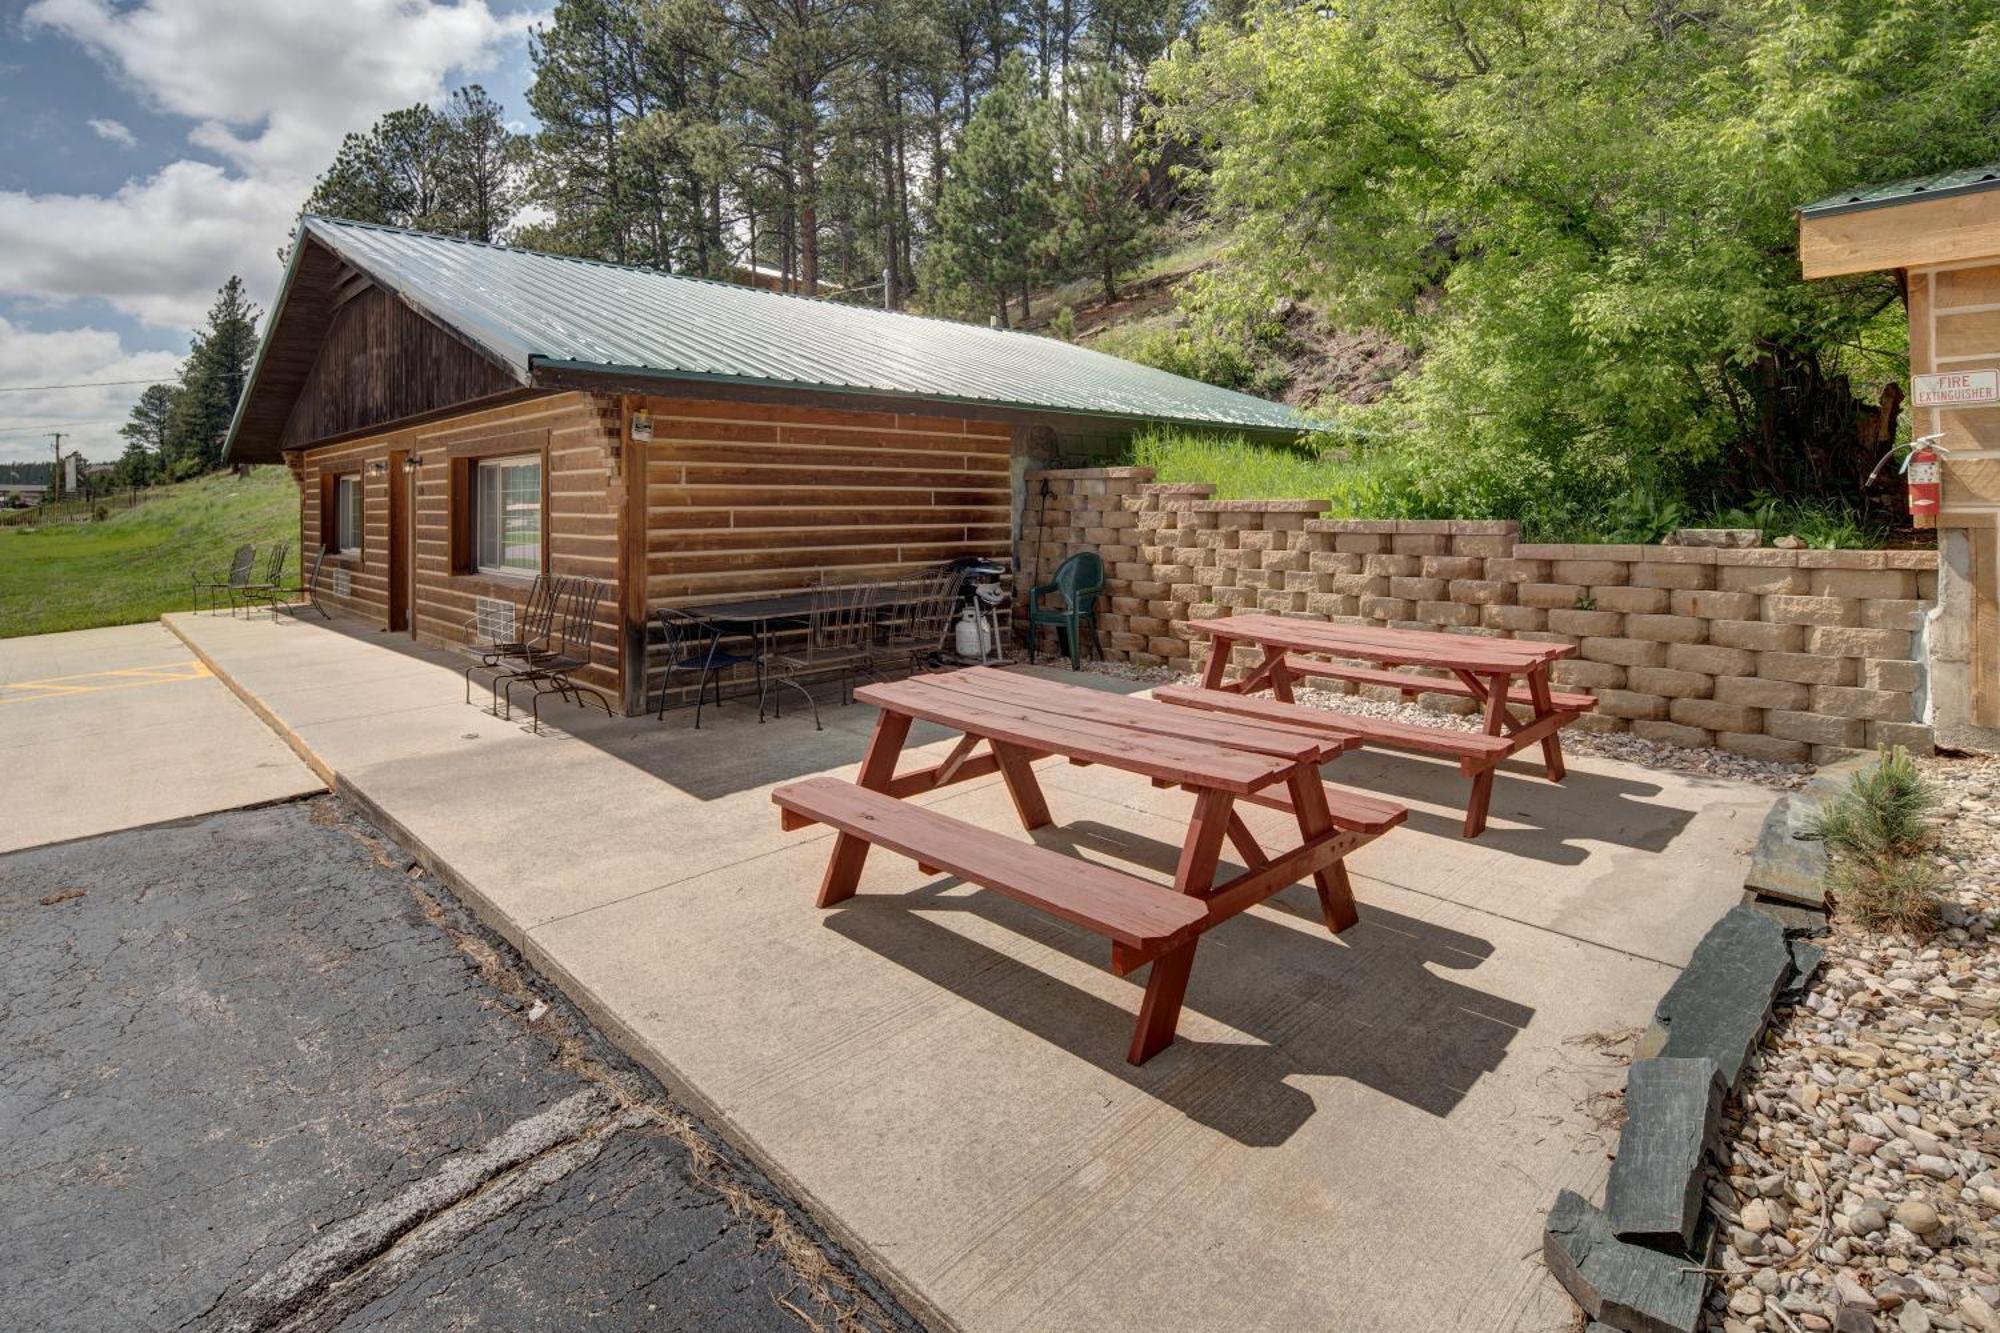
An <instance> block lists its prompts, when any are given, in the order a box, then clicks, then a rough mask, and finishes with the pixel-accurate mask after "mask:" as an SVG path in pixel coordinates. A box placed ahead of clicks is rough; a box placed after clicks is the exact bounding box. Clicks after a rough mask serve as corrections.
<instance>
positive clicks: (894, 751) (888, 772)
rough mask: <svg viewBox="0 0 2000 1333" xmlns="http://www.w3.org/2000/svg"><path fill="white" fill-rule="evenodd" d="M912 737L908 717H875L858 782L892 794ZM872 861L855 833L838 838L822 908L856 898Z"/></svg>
mask: <svg viewBox="0 0 2000 1333" xmlns="http://www.w3.org/2000/svg"><path fill="white" fill-rule="evenodd" d="M909 735H910V717H909V714H907V713H892V712H890V711H889V710H887V709H886V708H885V709H883V710H882V711H881V712H880V713H878V714H876V716H875V731H874V734H873V735H871V736H870V737H869V738H868V751H867V753H866V754H864V755H863V756H862V759H861V772H860V774H859V776H857V777H856V778H855V782H856V783H858V784H859V785H861V786H863V787H866V788H868V790H870V791H883V792H885V791H887V790H889V780H890V779H891V778H893V777H895V776H896V760H897V759H899V758H901V757H902V753H903V742H904V741H905V740H906V739H908V738H909ZM867 861H868V844H867V843H866V842H865V841H863V840H862V839H860V838H857V837H855V836H854V835H853V834H851V833H839V834H835V835H834V839H833V855H832V856H830V857H828V858H827V862H826V876H825V878H823V879H821V880H820V883H819V905H820V906H821V907H831V906H833V905H834V904H835V903H838V902H845V901H846V900H847V899H849V898H852V897H853V896H854V890H855V889H856V888H857V887H858V886H859V885H860V883H861V868H862V866H864V865H865V864H867Z"/></svg>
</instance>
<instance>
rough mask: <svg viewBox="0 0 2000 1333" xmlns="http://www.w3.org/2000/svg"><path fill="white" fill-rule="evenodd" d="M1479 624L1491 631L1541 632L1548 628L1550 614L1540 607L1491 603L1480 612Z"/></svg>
mask: <svg viewBox="0 0 2000 1333" xmlns="http://www.w3.org/2000/svg"><path fill="white" fill-rule="evenodd" d="M1479 623H1480V624H1482V625H1485V626H1486V627H1488V628H1489V629H1504V630H1510V631H1520V630H1539V629H1546V628H1548V623H1549V614H1548V612H1546V611H1544V610H1542V608H1540V607H1539V606H1509V605H1505V604H1501V603H1492V602H1489V603H1487V605H1486V606H1485V607H1483V608H1482V609H1481V610H1480V613H1479Z"/></svg>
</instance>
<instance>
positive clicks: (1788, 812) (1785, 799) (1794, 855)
mask: <svg viewBox="0 0 2000 1333" xmlns="http://www.w3.org/2000/svg"><path fill="white" fill-rule="evenodd" d="M1818 808H1819V803H1818V802H1817V801H1811V800H1807V799H1805V798H1804V794H1803V793H1794V794H1790V795H1785V796H1780V797H1779V798H1778V800H1777V803H1776V804H1774V805H1773V806H1772V807H1771V813H1770V814H1768V815H1766V816H1764V827H1763V828H1762V829H1761V830H1760V831H1759V832H1758V834H1757V848H1756V850H1755V851H1754V852H1752V853H1751V855H1750V872H1749V873H1748V874H1746V875H1745V876H1744V877H1743V887H1744V888H1746V889H1750V890H1752V891H1753V892H1755V893H1757V894H1760V895H1762V896H1763V897H1766V898H1776V899H1778V900H1780V901H1781V902H1787V903H1796V904H1798V905H1799V906H1802V907H1812V908H1822V907H1824V905H1825V903H1826V866H1827V856H1826V844H1825V843H1824V842H1822V841H1820V840H1819V839H1818V838H1808V837H1806V836H1804V834H1805V831H1806V821H1807V819H1808V818H1809V817H1810V816H1811V815H1812V813H1813V812H1814V811H1815V810H1817V809H1818Z"/></svg>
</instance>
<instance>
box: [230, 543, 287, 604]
mask: <svg viewBox="0 0 2000 1333" xmlns="http://www.w3.org/2000/svg"><path fill="white" fill-rule="evenodd" d="M291 554H292V544H291V543H290V542H288V541H284V542H273V543H272V544H271V549H270V552H269V553H268V554H267V555H266V556H265V557H264V577H263V578H261V579H259V580H257V581H256V582H254V583H242V584H237V585H236V586H234V587H232V588H230V590H229V614H230V615H232V616H233V615H235V614H236V613H237V612H238V611H248V610H249V609H250V608H252V607H254V606H258V605H261V604H263V603H265V602H266V601H268V600H269V599H270V598H272V597H275V596H276V595H277V594H278V592H279V590H280V589H282V588H283V587H284V586H285V585H284V576H285V561H286V560H287V559H288V558H289V557H290V556H291Z"/></svg>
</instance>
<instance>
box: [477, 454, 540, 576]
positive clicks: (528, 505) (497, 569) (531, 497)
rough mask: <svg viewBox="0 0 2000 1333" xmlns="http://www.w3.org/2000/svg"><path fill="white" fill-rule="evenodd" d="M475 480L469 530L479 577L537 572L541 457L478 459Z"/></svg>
mask: <svg viewBox="0 0 2000 1333" xmlns="http://www.w3.org/2000/svg"><path fill="white" fill-rule="evenodd" d="M473 480H474V486H473V493H472V527H473V532H474V534H475V539H476V541H477V543H478V546H477V549H478V558H477V562H476V563H477V565H478V568H479V571H480V573H482V574H536V573H540V572H541V568H542V460H541V458H540V457H539V456H537V455H534V454H527V455H523V456H520V457H516V458H482V459H480V460H479V464H478V467H477V469H476V473H475V476H474V479H473Z"/></svg>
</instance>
